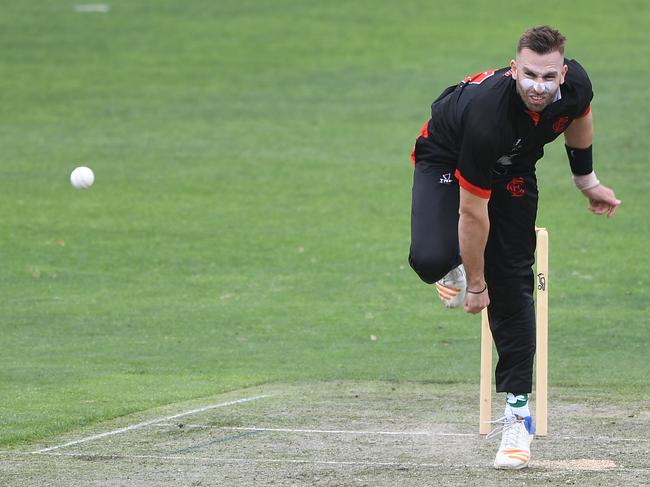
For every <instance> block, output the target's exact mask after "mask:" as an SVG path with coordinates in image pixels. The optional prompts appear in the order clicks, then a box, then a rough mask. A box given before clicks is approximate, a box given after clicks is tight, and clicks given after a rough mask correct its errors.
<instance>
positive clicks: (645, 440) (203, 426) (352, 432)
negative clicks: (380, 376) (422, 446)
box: [157, 423, 650, 443]
mask: <svg viewBox="0 0 650 487" xmlns="http://www.w3.org/2000/svg"><path fill="white" fill-rule="evenodd" d="M157 426H159V427H161V428H163V427H167V428H168V427H170V426H176V425H174V424H170V423H159V424H157ZM183 427H184V428H190V429H192V428H193V429H219V430H227V431H267V432H279V433H315V434H345V435H379V436H381V435H384V436H460V437H479V436H480V435H478V434H476V433H438V432H434V431H372V430H325V429H302V428H266V427H261V426H212V425H206V424H184V425H183ZM536 440H541V441H544V442H547V441H551V440H558V441H566V440H591V441H599V442H603V443H609V442H620V441H622V442H633V443H648V442H650V438H616V437H612V436H546V437H543V438H536Z"/></svg>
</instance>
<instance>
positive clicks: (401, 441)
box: [0, 382, 650, 487]
mask: <svg viewBox="0 0 650 487" xmlns="http://www.w3.org/2000/svg"><path fill="white" fill-rule="evenodd" d="M551 393H552V395H551V399H550V418H549V436H548V437H545V438H537V439H535V441H534V442H533V445H532V455H533V460H532V461H531V465H530V468H528V469H525V470H521V471H514V472H504V471H495V470H494V469H493V468H492V461H493V457H494V453H495V451H496V448H497V446H498V440H486V439H485V438H483V437H481V436H479V435H478V433H477V432H478V424H477V421H478V388H477V387H470V386H467V385H440V384H413V383H396V384H395V383H382V382H336V383H317V384H294V385H272V386H264V387H256V388H253V389H246V390H240V391H234V392H231V393H228V394H223V395H220V396H218V397H213V398H210V399H209V400H203V401H202V402H194V403H186V404H176V405H174V406H173V407H168V408H164V409H159V410H155V411H147V412H145V413H142V414H139V415H133V416H129V417H125V418H121V419H120V420H117V421H114V422H111V423H109V424H102V425H99V426H95V427H94V428H93V429H92V430H86V431H78V432H75V433H74V434H70V435H69V436H67V437H64V438H56V439H53V440H51V441H49V442H48V443H47V444H42V445H31V446H29V447H22V448H20V449H15V450H9V451H4V452H2V453H0V479H1V480H2V482H1V483H2V485H7V486H40V485H43V486H45V485H74V486H76V487H80V486H91V485H97V486H99V485H101V486H105V485H121V486H129V485H133V486H135V485H144V484H146V485H169V486H172V485H173V486H177V485H188V486H190V485H191V486H201V485H233V486H234V485H444V484H447V485H449V484H451V485H454V484H458V485H460V484H467V483H470V484H474V483H476V482H480V484H481V485H501V483H502V482H503V481H504V479H506V480H510V481H517V482H518V484H517V485H519V484H522V483H526V484H530V483H534V482H543V483H544V485H567V484H576V485H617V484H623V483H627V484H629V485H644V484H650V455H649V453H650V434H649V433H650V408H648V404H647V403H638V404H636V403H630V404H628V405H626V406H625V407H622V406H620V405H614V404H610V403H607V398H606V397H603V396H599V395H597V394H592V395H590V394H588V393H587V394H586V395H582V396H581V397H580V398H578V397H577V396H576V395H575V391H574V392H573V393H571V391H568V390H567V391H564V390H554V391H551ZM500 400H501V398H500V397H498V398H495V402H494V404H493V416H494V417H496V416H498V415H499V413H500V412H501V407H500V404H499V403H498V402H497V401H500Z"/></svg>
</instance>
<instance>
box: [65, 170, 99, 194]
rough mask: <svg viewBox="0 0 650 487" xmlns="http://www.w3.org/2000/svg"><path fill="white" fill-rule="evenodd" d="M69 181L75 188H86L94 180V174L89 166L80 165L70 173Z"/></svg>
mask: <svg viewBox="0 0 650 487" xmlns="http://www.w3.org/2000/svg"><path fill="white" fill-rule="evenodd" d="M70 182H71V183H72V185H73V186H74V187H75V188H77V189H88V188H90V187H91V186H92V185H93V183H94V182H95V174H94V173H93V171H92V169H90V168H89V167H85V166H80V167H77V168H75V170H74V171H72V174H70Z"/></svg>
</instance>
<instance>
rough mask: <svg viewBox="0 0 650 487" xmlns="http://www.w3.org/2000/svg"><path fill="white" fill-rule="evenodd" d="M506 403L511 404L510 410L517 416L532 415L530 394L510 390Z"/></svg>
mask: <svg viewBox="0 0 650 487" xmlns="http://www.w3.org/2000/svg"><path fill="white" fill-rule="evenodd" d="M506 404H507V405H508V406H510V410H511V411H512V412H513V413H515V414H516V415H517V416H521V417H522V418H525V417H527V416H530V409H528V394H513V393H512V392H509V393H508V394H506Z"/></svg>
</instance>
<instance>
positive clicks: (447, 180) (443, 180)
mask: <svg viewBox="0 0 650 487" xmlns="http://www.w3.org/2000/svg"><path fill="white" fill-rule="evenodd" d="M453 182H454V180H453V179H452V177H451V173H450V172H448V173H447V174H443V175H442V177H441V178H440V183H441V184H451V183H453Z"/></svg>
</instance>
